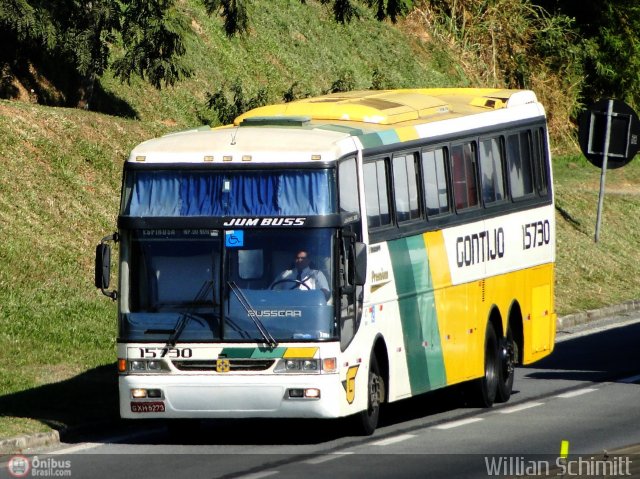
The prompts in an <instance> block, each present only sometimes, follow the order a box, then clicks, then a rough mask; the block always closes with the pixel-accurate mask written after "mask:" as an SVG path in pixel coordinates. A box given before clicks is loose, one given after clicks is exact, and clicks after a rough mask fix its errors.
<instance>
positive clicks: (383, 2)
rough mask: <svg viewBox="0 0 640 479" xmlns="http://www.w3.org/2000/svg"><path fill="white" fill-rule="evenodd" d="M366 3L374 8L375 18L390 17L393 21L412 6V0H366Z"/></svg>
mask: <svg viewBox="0 0 640 479" xmlns="http://www.w3.org/2000/svg"><path fill="white" fill-rule="evenodd" d="M367 4H368V5H369V6H370V7H372V8H375V9H376V18H377V19H378V20H384V19H385V18H390V19H391V21H392V22H393V23H396V22H397V21H398V17H400V16H402V15H404V14H405V13H407V12H408V11H409V10H410V9H411V7H412V6H413V0H367Z"/></svg>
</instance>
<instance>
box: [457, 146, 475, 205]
mask: <svg viewBox="0 0 640 479" xmlns="http://www.w3.org/2000/svg"><path fill="white" fill-rule="evenodd" d="M475 150H476V149H475V142H467V143H463V144H462V145H454V146H452V147H451V174H452V176H453V195H454V199H455V204H456V209H458V210H463V209H466V208H471V207H473V206H477V205H478V180H477V177H478V175H477V170H478V165H477V160H476V151H475Z"/></svg>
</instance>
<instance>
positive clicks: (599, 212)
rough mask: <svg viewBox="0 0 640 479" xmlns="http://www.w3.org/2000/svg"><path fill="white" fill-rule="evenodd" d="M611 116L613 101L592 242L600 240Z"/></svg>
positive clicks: (608, 115)
mask: <svg viewBox="0 0 640 479" xmlns="http://www.w3.org/2000/svg"><path fill="white" fill-rule="evenodd" d="M612 115H613V100H609V103H608V105H607V127H606V130H605V134H604V147H603V149H602V170H601V173H600V196H599V197H598V215H597V218H596V234H595V238H594V241H595V242H596V243H597V242H598V240H599V239H600V223H601V222H602V208H603V206H604V182H605V177H606V175H607V160H608V156H609V142H610V140H611V117H612Z"/></svg>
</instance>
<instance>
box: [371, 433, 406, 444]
mask: <svg viewBox="0 0 640 479" xmlns="http://www.w3.org/2000/svg"><path fill="white" fill-rule="evenodd" d="M412 437H416V436H415V434H402V435H400V436H394V437H389V438H387V439H382V440H380V441H377V442H374V443H372V445H373V446H388V445H390V444H395V443H397V442H402V441H406V440H407V439H411V438H412Z"/></svg>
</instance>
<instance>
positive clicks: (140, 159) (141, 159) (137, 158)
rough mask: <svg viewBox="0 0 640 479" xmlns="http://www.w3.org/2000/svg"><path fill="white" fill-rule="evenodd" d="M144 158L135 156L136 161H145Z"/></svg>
mask: <svg viewBox="0 0 640 479" xmlns="http://www.w3.org/2000/svg"><path fill="white" fill-rule="evenodd" d="M146 159H147V157H146V156H136V161H146Z"/></svg>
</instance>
